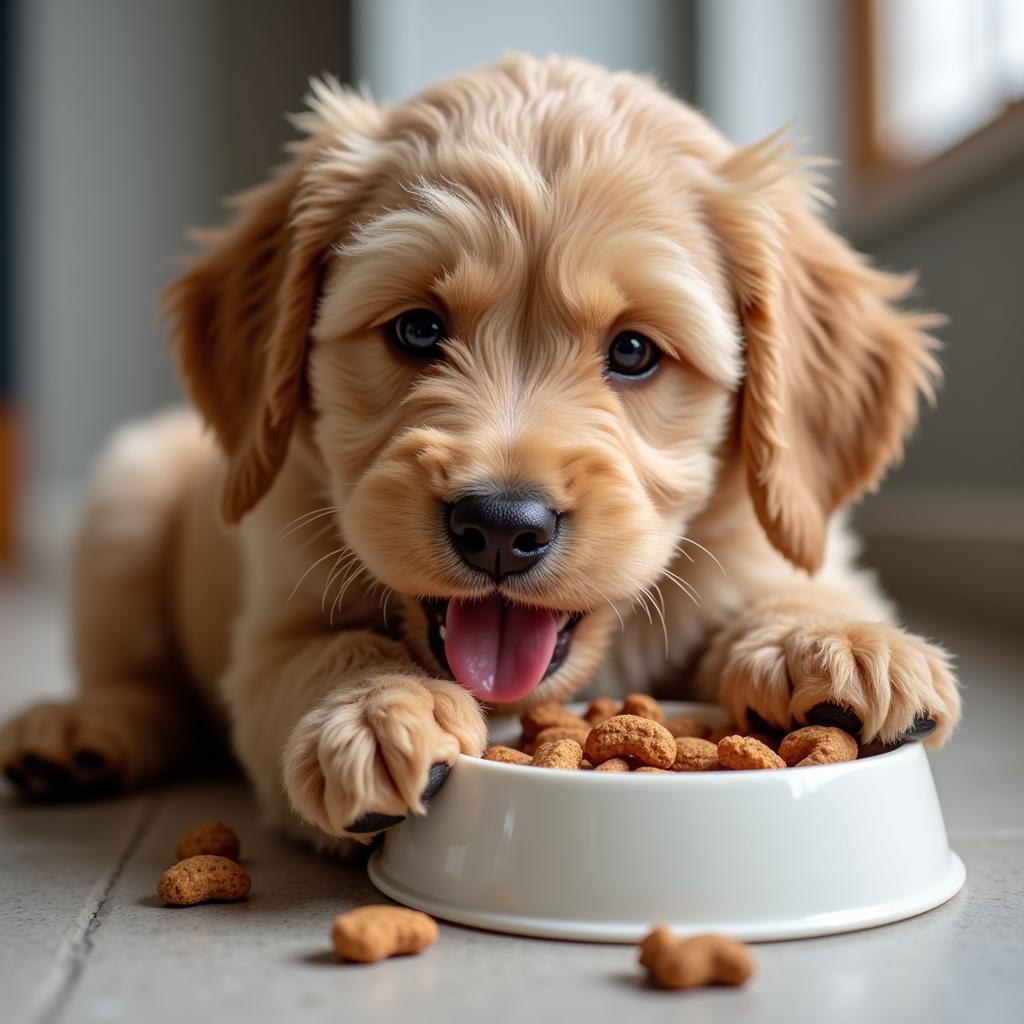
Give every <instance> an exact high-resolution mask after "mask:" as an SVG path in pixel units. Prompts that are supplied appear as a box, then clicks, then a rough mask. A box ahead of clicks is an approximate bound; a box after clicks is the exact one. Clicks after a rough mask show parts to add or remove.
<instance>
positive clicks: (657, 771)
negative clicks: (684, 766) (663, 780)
mask: <svg viewBox="0 0 1024 1024" xmlns="http://www.w3.org/2000/svg"><path fill="white" fill-rule="evenodd" d="M633 771H634V773H635V774H637V775H639V774H641V773H643V774H644V775H670V774H671V772H669V771H668V769H667V768H652V767H651V766H650V765H649V764H642V765H640V767H639V768H634V769H633Z"/></svg>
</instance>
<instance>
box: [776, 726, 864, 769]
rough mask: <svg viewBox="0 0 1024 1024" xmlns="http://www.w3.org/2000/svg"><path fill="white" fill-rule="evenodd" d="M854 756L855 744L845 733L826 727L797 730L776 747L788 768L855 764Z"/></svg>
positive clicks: (855, 755) (855, 757)
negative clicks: (852, 762) (844, 762)
mask: <svg viewBox="0 0 1024 1024" xmlns="http://www.w3.org/2000/svg"><path fill="white" fill-rule="evenodd" d="M857 753H858V750H857V741H856V740H855V739H854V738H853V737H852V736H851V735H850V734H849V733H848V732H843V730H842V729H836V728H834V727H833V726H830V725H808V726H807V727H806V728H803V729H797V730H796V731H795V732H791V733H790V734H789V735H788V736H786V737H785V738H784V739H783V740H782V743H781V744H779V756H780V757H781V758H782V760H783V761H785V762H786V764H787V765H789V767H790V768H794V767H796V768H804V767H806V766H807V765H812V764H837V763H838V762H840V761H856V760H857Z"/></svg>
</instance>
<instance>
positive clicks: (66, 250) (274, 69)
mask: <svg viewBox="0 0 1024 1024" xmlns="http://www.w3.org/2000/svg"><path fill="white" fill-rule="evenodd" d="M16 17H17V24H16V32H17V45H16V52H17V68H16V82H17V84H16V108H17V109H16V118H17V139H16V143H15V145H14V147H12V149H13V151H14V152H15V153H16V155H17V166H16V168H15V175H16V183H15V190H16V193H15V194H16V223H15V232H16V244H17V255H16V261H15V262H16V268H17V269H16V282H15V289H14V291H15V295H16V300H17V301H16V306H17V310H16V358H17V381H18V390H19V395H20V400H21V402H22V404H23V405H24V406H25V408H26V412H27V430H26V432H25V435H26V444H27V450H26V451H25V453H24V456H25V457H24V464H25V467H26V473H27V476H28V478H29V479H28V492H29V497H30V504H31V505H32V506H33V509H32V511H31V512H30V517H31V516H35V515H36V514H37V513H38V510H39V508H40V507H41V508H42V510H43V511H44V513H47V514H48V513H49V512H50V511H52V510H55V509H58V508H59V509H60V510H61V511H60V513H59V514H60V515H61V516H62V517H63V516H64V514H65V513H64V510H65V509H66V508H67V507H68V506H69V505H73V504H74V500H75V498H76V497H77V492H78V490H79V489H80V486H81V484H82V482H83V481H84V479H85V478H86V476H87V474H88V470H89V465H90V463H91V461H92V459H93V458H94V456H95V454H96V452H97V451H98V449H99V448H100V447H101V446H102V444H103V441H104V439H105V437H106V436H107V435H108V433H109V432H110V430H111V429H112V428H113V427H114V426H116V425H117V424H119V423H122V422H124V421H125V420H128V419H130V418H132V417H134V416H139V415H143V414H145V413H147V412H149V411H151V410H153V409H156V408H159V407H160V406H162V405H165V404H167V403H168V402H173V401H176V400H177V397H178V394H179V391H178V385H177V382H176V378H175V373H174V369H173V365H172V361H171V359H170V357H169V354H168V352H167V348H166V342H165V338H166V330H165V329H164V327H163V325H161V324H159V323H158V322H157V305H158V297H159V295H160V293H161V291H162V290H163V288H164V287H165V286H166V284H167V283H168V282H169V281H170V279H171V277H172V276H173V274H174V273H175V270H176V268H177V267H178V266H179V265H180V263H181V257H182V255H183V254H184V253H186V252H187V251H188V248H189V247H188V243H187V240H186V236H185V230H186V228H187V227H188V226H189V225H193V224H208V223H210V222H213V221H216V220H219V219H220V218H221V216H222V212H221V207H220V199H221V197H222V196H224V195H225V194H226V193H229V192H232V191H236V190H238V189H239V188H241V187H244V186H247V185H251V184H255V183H256V182H258V181H259V180H261V179H262V178H263V177H264V175H265V174H266V172H267V169H268V168H269V167H270V166H271V165H272V164H274V163H277V162H279V161H280V159H281V144H282V142H283V141H284V140H285V139H287V138H289V137H290V136H292V135H293V131H292V129H291V128H290V127H289V126H288V124H287V122H286V120H285V116H284V115H285V113H286V112H287V111H292V110H296V109H298V108H299V107H300V106H301V100H302V96H303V94H304V92H305V90H306V83H307V79H308V77H309V76H310V75H312V74H317V73H321V72H323V71H334V72H337V73H341V74H343V75H344V74H345V73H346V72H347V63H348V36H347V22H348V12H347V4H346V2H345V0H303V3H302V4H301V5H295V4H293V3H290V2H289V0H258V2H253V3H251V4H250V3H247V2H238V0H21V2H20V3H19V4H18V5H17V8H16ZM33 499H34V500H33ZM35 525H36V524H35V522H32V521H30V522H29V523H28V524H27V526H28V528H29V531H30V532H32V529H33V528H34V527H35ZM44 532H45V533H49V532H51V531H50V530H49V529H46V530H45V531H44ZM52 532H56V533H57V534H58V535H59V534H60V533H61V532H62V529H61V524H60V523H58V524H57V525H56V526H55V530H54V531H52Z"/></svg>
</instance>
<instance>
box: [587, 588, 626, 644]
mask: <svg viewBox="0 0 1024 1024" xmlns="http://www.w3.org/2000/svg"><path fill="white" fill-rule="evenodd" d="M594 589H595V590H597V587H594ZM597 592H598V593H599V594H600V595H601V597H603V598H604V600H605V601H606V602H607V604H608V607H609V608H611V610H612V611H613V612H615V617H616V618H617V619H618V620H619V632H620V633H625V631H626V623H625V621H624V620H623V618H622V614H621V613H620V612H619V609H618V608H616V607H615V605H614V604H613V603H612V599H611V598H610V597H609V596H608V595H607V594H606V593H604V592H603V591H601V590H597Z"/></svg>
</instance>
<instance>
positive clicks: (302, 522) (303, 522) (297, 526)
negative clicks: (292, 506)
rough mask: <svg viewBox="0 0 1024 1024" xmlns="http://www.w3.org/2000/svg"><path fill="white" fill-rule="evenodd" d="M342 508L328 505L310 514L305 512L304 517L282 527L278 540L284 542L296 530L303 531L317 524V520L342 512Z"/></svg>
mask: <svg viewBox="0 0 1024 1024" xmlns="http://www.w3.org/2000/svg"><path fill="white" fill-rule="evenodd" d="M340 511H341V507H340V506H338V505H327V506H325V507H324V508H317V509H313V510H312V511H310V512H303V513H302V515H299V516H296V517H295V518H294V519H293V520H292V521H291V522H290V523H285V525H284V526H283V527H281V532H280V533H279V534H278V536H277V539H278V540H284V539H285V537H289V536H291V535H292V534H293V533H295V531H296V530H301V529H302V528H303V527H305V526H309V525H310V523H313V522H315V521H316V520H317V519H322V518H323V517H324V516H329V515H333V514H334V513H335V512H340Z"/></svg>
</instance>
